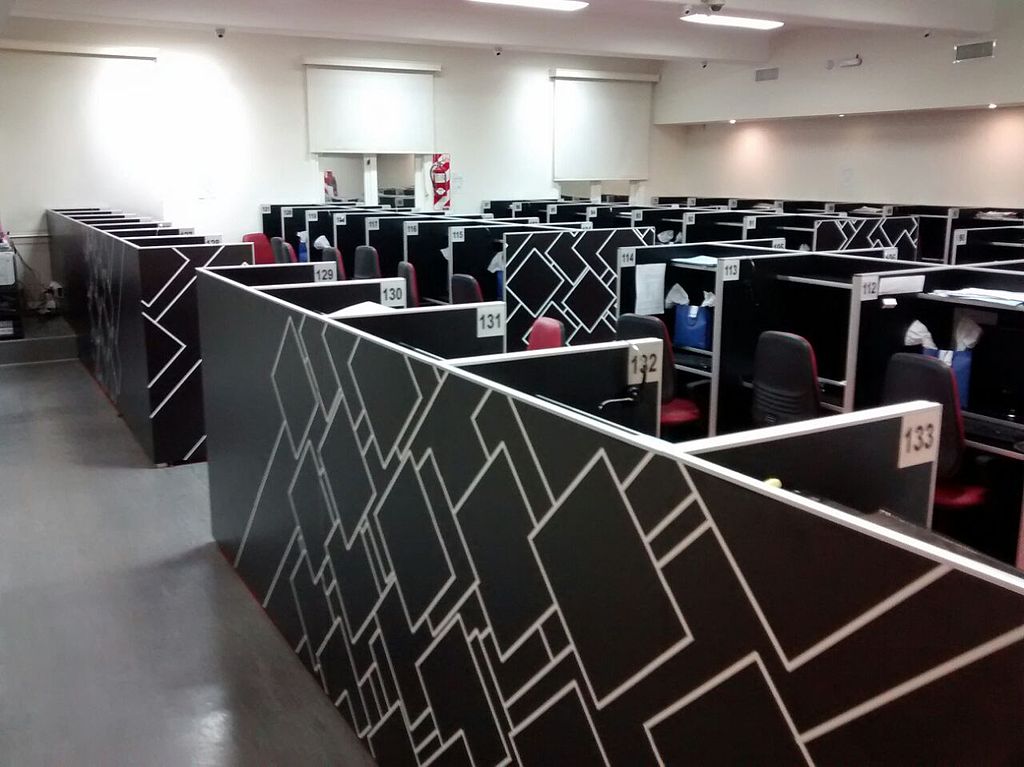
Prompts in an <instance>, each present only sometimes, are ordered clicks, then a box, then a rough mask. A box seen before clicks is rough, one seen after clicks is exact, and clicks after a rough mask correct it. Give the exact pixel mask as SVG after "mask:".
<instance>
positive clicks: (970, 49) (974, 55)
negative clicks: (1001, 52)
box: [953, 40, 996, 64]
mask: <svg viewBox="0 0 1024 767" xmlns="http://www.w3.org/2000/svg"><path fill="white" fill-rule="evenodd" d="M954 50H955V51H956V53H955V55H954V56H953V63H954V64H959V63H960V62H961V61H970V60H971V59H990V58H992V57H993V56H995V55H996V41H995V40H986V41H985V42H983V43H967V44H965V45H958V46H956V47H955V49H954Z"/></svg>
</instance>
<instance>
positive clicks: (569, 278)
mask: <svg viewBox="0 0 1024 767" xmlns="http://www.w3.org/2000/svg"><path fill="white" fill-rule="evenodd" d="M652 244H654V230H653V229H611V230H606V229H592V230H585V231H579V232H572V231H552V232H535V233H523V234H508V235H505V303H506V305H507V307H508V343H509V350H510V351H517V350H520V349H525V348H526V342H527V338H528V337H529V334H530V328H531V327H532V325H533V322H534V320H536V319H537V318H538V317H552V318H554V319H557V320H559V321H560V322H562V323H563V324H564V325H565V335H566V342H567V343H568V344H569V345H574V344H576V345H578V344H583V343H594V342H597V341H610V340H611V339H612V338H614V337H615V322H616V319H617V317H618V306H617V296H618V269H619V260H618V259H619V249H620V248H630V247H641V246H644V245H652Z"/></svg>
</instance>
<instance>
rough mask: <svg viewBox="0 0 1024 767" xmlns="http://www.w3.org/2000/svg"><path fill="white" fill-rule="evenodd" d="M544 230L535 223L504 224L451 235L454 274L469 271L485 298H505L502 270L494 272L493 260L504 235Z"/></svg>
mask: <svg viewBox="0 0 1024 767" xmlns="http://www.w3.org/2000/svg"><path fill="white" fill-rule="evenodd" d="M535 231H545V230H544V229H542V228H540V227H538V226H535V225H523V226H516V225H503V224H492V225H490V226H471V227H466V230H465V232H464V234H463V237H462V238H461V240H460V239H456V238H454V237H453V238H451V248H452V273H453V274H468V275H470V276H471V277H473V278H474V279H476V281H477V283H479V285H480V290H481V292H482V293H483V297H484V300H485V301H500V300H502V298H503V297H504V295H503V292H502V290H501V282H500V278H499V273H500V272H501V270H500V269H498V270H493V271H492V268H491V267H492V263H493V262H494V260H495V258H496V257H499V256H501V253H502V250H503V248H504V247H505V239H504V238H505V235H506V234H513V233H517V232H535Z"/></svg>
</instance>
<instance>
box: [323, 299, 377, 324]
mask: <svg viewBox="0 0 1024 767" xmlns="http://www.w3.org/2000/svg"><path fill="white" fill-rule="evenodd" d="M393 311H394V309H392V308H391V307H390V306H381V305H380V304H378V303H377V302H376V301H363V302H362V303H361V304H353V305H352V306H346V307H345V308H344V309H339V310H338V311H336V312H332V313H331V314H329V315H327V316H328V317H330V318H331V319H335V320H337V319H341V318H343V317H361V316H363V315H366V314H383V313H384V312H393Z"/></svg>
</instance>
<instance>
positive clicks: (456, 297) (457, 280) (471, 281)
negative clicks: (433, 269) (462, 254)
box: [452, 274, 484, 304]
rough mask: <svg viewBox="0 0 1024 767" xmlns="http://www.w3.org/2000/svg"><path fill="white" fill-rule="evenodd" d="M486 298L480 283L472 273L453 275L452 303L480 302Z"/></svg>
mask: <svg viewBox="0 0 1024 767" xmlns="http://www.w3.org/2000/svg"><path fill="white" fill-rule="evenodd" d="M483 300H484V294H483V292H482V291H481V290H480V283H479V282H477V281H476V277H473V276H472V275H470V274H453V275H452V303H453V304H479V303H481V302H482V301H483Z"/></svg>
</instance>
